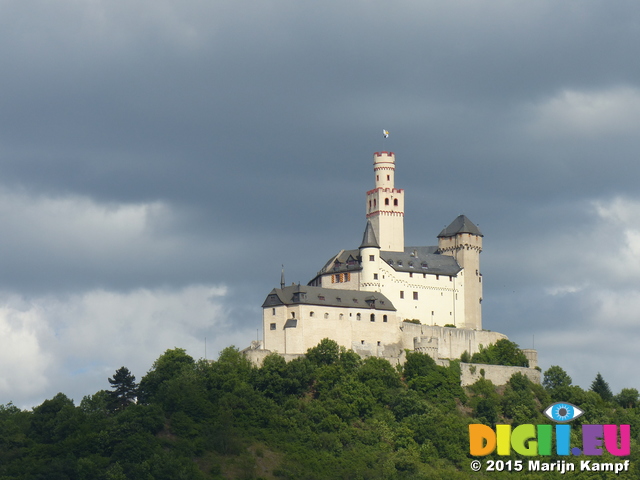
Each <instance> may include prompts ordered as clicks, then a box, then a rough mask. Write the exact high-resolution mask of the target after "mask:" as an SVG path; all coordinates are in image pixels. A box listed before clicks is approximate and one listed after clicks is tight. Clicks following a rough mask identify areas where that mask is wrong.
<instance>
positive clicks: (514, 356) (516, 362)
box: [471, 338, 529, 367]
mask: <svg viewBox="0 0 640 480" xmlns="http://www.w3.org/2000/svg"><path fill="white" fill-rule="evenodd" d="M471 362H473V363H486V364H488V365H510V366H514V367H528V366H529V360H527V357H526V356H525V355H524V353H522V350H520V348H519V347H518V344H516V343H514V342H512V341H510V340H507V339H506V338H503V339H500V340H498V341H497V342H496V343H494V344H493V345H489V346H488V347H486V348H484V347H482V346H480V351H479V352H477V353H474V354H473V356H472V357H471Z"/></svg>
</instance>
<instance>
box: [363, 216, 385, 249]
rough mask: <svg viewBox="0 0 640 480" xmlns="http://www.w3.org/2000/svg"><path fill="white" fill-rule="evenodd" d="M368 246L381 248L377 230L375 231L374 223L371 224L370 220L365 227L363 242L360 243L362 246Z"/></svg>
mask: <svg viewBox="0 0 640 480" xmlns="http://www.w3.org/2000/svg"><path fill="white" fill-rule="evenodd" d="M367 247H375V248H380V244H379V243H378V239H377V238H376V232H374V231H373V225H371V221H370V220H367V226H366V227H365V229H364V235H363V236H362V244H360V248H367Z"/></svg>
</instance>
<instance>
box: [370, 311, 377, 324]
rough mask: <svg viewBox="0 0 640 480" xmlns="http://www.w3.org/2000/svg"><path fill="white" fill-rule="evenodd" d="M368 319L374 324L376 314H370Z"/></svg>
mask: <svg viewBox="0 0 640 480" xmlns="http://www.w3.org/2000/svg"><path fill="white" fill-rule="evenodd" d="M370 319H371V321H372V322H375V321H376V314H375V313H372V314H371V317H370Z"/></svg>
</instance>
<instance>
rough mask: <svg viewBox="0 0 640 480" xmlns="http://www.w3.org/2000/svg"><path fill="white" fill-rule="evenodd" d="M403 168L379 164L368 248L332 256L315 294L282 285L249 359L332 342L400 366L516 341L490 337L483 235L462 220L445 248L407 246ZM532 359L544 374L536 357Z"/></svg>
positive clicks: (441, 242)
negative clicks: (413, 358) (417, 358)
mask: <svg viewBox="0 0 640 480" xmlns="http://www.w3.org/2000/svg"><path fill="white" fill-rule="evenodd" d="M395 167H396V159H395V155H394V154H393V153H392V152H376V153H375V154H374V156H373V171H374V172H373V173H374V179H375V183H374V185H375V187H374V188H373V189H372V190H369V191H368V192H367V193H366V224H365V229H364V234H363V237H362V242H361V243H360V246H359V247H358V248H354V249H350V250H341V251H340V252H338V253H337V254H335V255H333V256H332V257H331V258H329V260H328V261H327V262H326V263H325V265H324V266H323V267H322V268H321V269H320V270H319V271H318V272H317V274H316V275H315V276H314V277H313V278H312V279H311V280H310V281H309V283H308V284H307V285H304V286H303V285H291V286H285V285H284V280H282V281H281V285H280V288H274V289H273V290H272V291H271V292H270V293H269V294H268V295H267V298H266V300H265V301H264V303H263V305H262V308H263V340H262V342H259V343H258V344H254V347H253V348H252V349H250V350H254V353H253V354H251V355H252V357H253V358H254V360H256V361H257V359H258V358H259V357H261V356H263V355H264V354H266V353H267V352H278V353H280V354H283V355H284V356H285V357H292V356H298V355H301V354H304V353H305V352H306V351H307V350H308V349H309V348H311V347H314V346H316V345H317V344H318V343H319V342H320V341H321V340H322V339H323V338H330V339H332V340H335V341H336V342H337V343H338V344H339V345H341V346H344V347H346V348H348V349H353V350H354V351H356V352H357V353H359V354H360V355H362V356H370V355H374V356H379V357H384V358H387V359H389V360H390V361H392V362H396V363H397V362H402V361H403V357H404V352H405V350H410V351H421V352H424V353H428V354H429V355H431V356H432V357H433V358H434V359H436V360H441V359H456V358H460V355H462V353H463V352H465V351H467V352H469V353H470V354H473V353H475V352H477V351H478V350H479V347H480V345H485V346H487V345H489V344H492V343H495V342H496V341H498V340H500V339H502V338H507V337H506V336H505V335H503V334H500V333H497V332H490V331H486V330H483V328H482V273H481V270H480V253H481V252H482V239H483V234H482V233H481V231H480V229H479V228H478V227H477V226H476V225H475V224H474V223H473V222H472V221H471V220H469V219H468V218H467V217H466V216H464V215H459V216H458V217H457V218H455V219H454V220H453V221H452V222H451V223H450V224H449V226H447V227H446V228H444V229H443V230H442V231H441V232H440V233H439V235H438V236H437V239H438V244H437V245H433V246H405V245H404V190H403V189H398V188H396V187H395ZM258 351H260V352H262V355H261V354H259V353H258ZM525 353H526V354H527V356H528V357H529V360H530V365H531V367H533V366H535V364H536V361H537V358H536V354H535V352H534V351H525ZM509 368H518V367H509ZM525 370H532V369H525ZM503 373H504V372H503ZM529 373H531V372H529ZM533 376H535V375H533ZM507 378H508V377H507Z"/></svg>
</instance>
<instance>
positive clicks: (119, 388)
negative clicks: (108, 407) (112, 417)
mask: <svg viewBox="0 0 640 480" xmlns="http://www.w3.org/2000/svg"><path fill="white" fill-rule="evenodd" d="M109 383H110V384H111V388H113V391H112V392H109V395H110V396H111V400H112V404H113V407H114V409H115V410H123V409H125V408H126V407H127V406H128V405H129V404H131V403H134V402H135V401H136V397H137V396H138V385H137V384H136V377H134V376H133V374H132V373H131V372H130V371H129V369H128V368H126V367H120V368H119V369H118V370H116V374H115V375H114V376H113V378H109Z"/></svg>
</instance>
